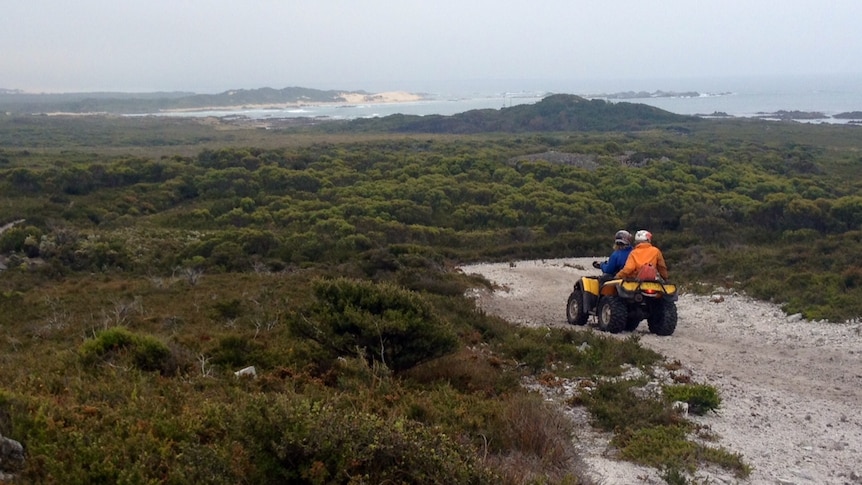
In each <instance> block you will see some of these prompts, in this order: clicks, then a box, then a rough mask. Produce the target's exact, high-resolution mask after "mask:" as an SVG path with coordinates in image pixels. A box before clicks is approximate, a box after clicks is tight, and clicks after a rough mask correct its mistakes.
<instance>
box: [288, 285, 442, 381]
mask: <svg viewBox="0 0 862 485" xmlns="http://www.w3.org/2000/svg"><path fill="white" fill-rule="evenodd" d="M312 286H313V291H314V294H315V297H316V302H314V303H313V304H311V305H310V307H309V308H308V309H307V313H308V314H307V315H301V316H299V317H298V318H295V319H294V320H293V321H292V322H291V328H292V329H293V331H295V332H297V333H298V334H300V335H303V336H305V337H307V338H310V339H312V340H314V341H316V342H318V343H320V344H322V345H323V346H324V347H326V348H327V349H329V350H331V351H332V352H334V353H335V354H336V355H339V356H346V355H355V354H356V352H357V349H360V351H361V352H365V353H366V355H365V357H366V358H367V359H369V360H376V361H379V362H382V363H383V364H385V365H386V366H388V367H389V368H390V369H392V370H393V371H395V372H399V371H403V370H405V369H409V368H411V367H413V366H415V365H417V364H419V363H421V362H425V361H427V360H430V359H433V358H435V357H440V356H442V355H445V354H447V353H449V352H452V351H453V350H454V349H455V348H456V346H457V337H456V335H455V333H454V332H453V331H452V329H451V326H450V325H449V324H448V322H446V321H443V320H442V319H441V318H439V317H438V315H437V314H435V313H434V311H433V310H432V307H431V305H430V304H428V302H426V301H425V300H424V299H423V298H422V297H421V296H420V295H419V294H417V293H414V292H411V291H408V290H405V289H403V288H401V287H399V286H396V285H394V284H391V283H371V282H368V281H358V280H349V279H346V278H338V279H335V280H322V279H321V280H316V281H315V282H314V283H313V285H312Z"/></svg>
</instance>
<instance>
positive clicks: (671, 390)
mask: <svg viewBox="0 0 862 485" xmlns="http://www.w3.org/2000/svg"><path fill="white" fill-rule="evenodd" d="M664 395H665V397H667V398H668V399H669V400H670V401H683V402H686V403H688V410H689V412H691V413H692V414H697V415H698V416H700V415H703V414H706V412H707V411H712V410H714V409H718V407H719V406H720V405H721V397H719V395H718V391H717V390H716V389H715V387H713V386H710V385H707V384H684V385H673V386H665V387H664Z"/></svg>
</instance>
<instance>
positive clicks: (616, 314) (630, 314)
mask: <svg viewBox="0 0 862 485" xmlns="http://www.w3.org/2000/svg"><path fill="white" fill-rule="evenodd" d="M676 300H677V293H676V285H673V284H670V283H663V282H660V281H640V280H636V279H633V280H630V279H612V280H608V281H606V282H604V283H600V282H599V277H598V276H582V277H581V279H580V280H578V282H577V283H575V289H574V291H572V294H571V295H569V301H568V304H567V305H566V319H567V320H568V321H569V323H570V324H572V325H586V324H587V320H588V319H589V318H590V315H595V316H596V320H597V321H598V327H599V330H602V331H604V332H610V333H619V332H622V331H626V332H632V331H634V330H635V329H636V328H638V325H640V322H641V321H642V320H643V319H646V321H647V324H648V325H649V331H650V332H652V333H654V334H656V335H671V334H673V332H674V330H676V319H677V315H676Z"/></svg>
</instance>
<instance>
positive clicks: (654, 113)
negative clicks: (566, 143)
mask: <svg viewBox="0 0 862 485" xmlns="http://www.w3.org/2000/svg"><path fill="white" fill-rule="evenodd" d="M696 120H699V118H697V117H694V116H685V115H678V114H674V113H671V112H669V111H665V110H662V109H659V108H655V107H653V106H648V105H645V104H636V103H628V102H619V103H613V102H609V101H604V100H599V99H593V100H589V99H585V98H582V97H580V96H575V95H572V94H553V95H550V96H548V97H546V98H544V99H542V100H541V101H539V102H538V103H535V104H522V105H517V106H512V107H508V108H501V109H499V110H494V109H481V110H472V111H467V112H464V113H459V114H455V115H452V116H442V115H428V116H412V115H390V116H386V117H382V118H371V119H359V120H353V121H350V122H348V123H345V124H341V125H340V126H339V127H338V128H337V129H344V130H346V131H389V132H396V133H452V134H471V133H489V132H504V133H523V132H542V131H633V130H642V129H646V128H650V127H654V126H656V125H666V124H671V123H682V122H689V121H696Z"/></svg>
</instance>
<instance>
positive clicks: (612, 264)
mask: <svg viewBox="0 0 862 485" xmlns="http://www.w3.org/2000/svg"><path fill="white" fill-rule="evenodd" d="M630 252H632V235H631V233H629V232H628V231H626V230H622V229H621V230H619V231H617V233H616V234H614V252H612V253H611V255H610V257H609V258H608V260H607V261H605V262H604V263H599V262H598V261H593V268H596V269H600V270H602V276H601V277H600V279H602V280H609V279H611V278H613V277H614V275H615V274H617V272H618V271H619V270H621V269H622V268H623V266H625V264H626V260H627V259H628V257H629V253H630Z"/></svg>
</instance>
